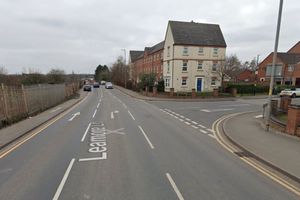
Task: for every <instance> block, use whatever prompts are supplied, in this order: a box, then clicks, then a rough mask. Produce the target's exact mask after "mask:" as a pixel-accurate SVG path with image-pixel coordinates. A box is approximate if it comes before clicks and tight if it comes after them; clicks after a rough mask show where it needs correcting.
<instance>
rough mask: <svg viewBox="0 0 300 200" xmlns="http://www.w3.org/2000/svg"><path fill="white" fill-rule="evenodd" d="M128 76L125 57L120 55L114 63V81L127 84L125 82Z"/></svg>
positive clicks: (112, 71)
mask: <svg viewBox="0 0 300 200" xmlns="http://www.w3.org/2000/svg"><path fill="white" fill-rule="evenodd" d="M128 77H129V75H128V66H127V65H125V61H124V58H123V57H122V56H119V57H118V58H117V60H116V62H115V63H113V65H112V68H111V79H112V81H113V82H114V83H116V84H118V85H122V86H125V82H126V81H127V80H126V79H127V78H128Z"/></svg>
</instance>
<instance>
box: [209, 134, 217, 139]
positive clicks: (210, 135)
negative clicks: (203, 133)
mask: <svg viewBox="0 0 300 200" xmlns="http://www.w3.org/2000/svg"><path fill="white" fill-rule="evenodd" d="M208 136H209V137H211V138H213V139H216V137H215V136H214V135H212V134H208Z"/></svg>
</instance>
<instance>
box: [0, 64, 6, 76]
mask: <svg viewBox="0 0 300 200" xmlns="http://www.w3.org/2000/svg"><path fill="white" fill-rule="evenodd" d="M0 74H1V75H6V74H7V69H6V68H5V67H4V66H0Z"/></svg>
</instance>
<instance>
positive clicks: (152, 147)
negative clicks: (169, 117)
mask: <svg viewBox="0 0 300 200" xmlns="http://www.w3.org/2000/svg"><path fill="white" fill-rule="evenodd" d="M139 129H140V130H141V132H142V133H143V135H144V137H145V138H146V140H147V142H148V144H149V146H150V147H151V149H154V146H153V145H152V143H151V142H150V140H149V138H148V136H147V134H146V133H145V131H144V130H143V128H142V127H141V126H139Z"/></svg>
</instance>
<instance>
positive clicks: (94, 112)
mask: <svg viewBox="0 0 300 200" xmlns="http://www.w3.org/2000/svg"><path fill="white" fill-rule="evenodd" d="M96 113H97V109H96V110H95V111H94V114H93V118H94V117H95V116H96Z"/></svg>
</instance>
